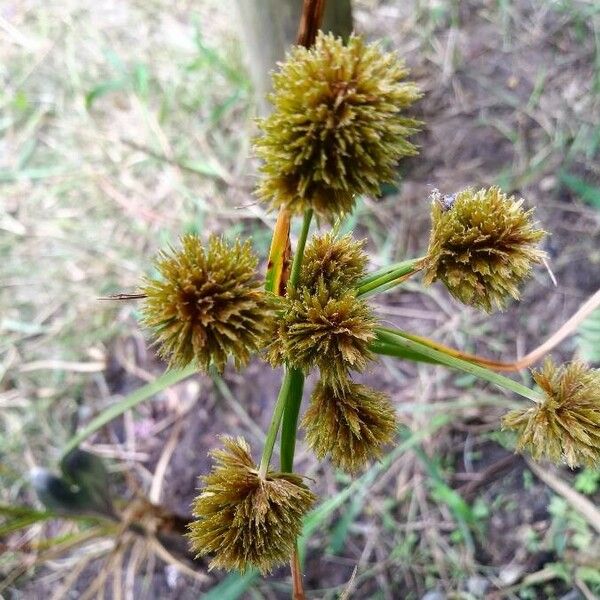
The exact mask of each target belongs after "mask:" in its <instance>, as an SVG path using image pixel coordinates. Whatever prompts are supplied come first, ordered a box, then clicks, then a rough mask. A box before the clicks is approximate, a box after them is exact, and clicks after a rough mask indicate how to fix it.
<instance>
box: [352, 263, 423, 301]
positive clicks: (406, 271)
mask: <svg viewBox="0 0 600 600" xmlns="http://www.w3.org/2000/svg"><path fill="white" fill-rule="evenodd" d="M423 266H424V258H423V257H421V258H411V259H410V260H405V261H403V262H399V263H395V264H393V265H390V266H389V267H385V268H383V269H381V270H379V271H376V272H375V273H373V274H371V275H368V276H367V277H365V278H364V279H363V280H361V281H360V282H359V284H358V287H357V295H358V296H371V295H373V294H376V293H381V292H385V291H387V290H389V289H391V288H393V287H396V286H397V285H400V284H401V283H403V282H404V281H406V280H407V279H408V278H409V277H412V276H413V275H415V274H416V273H418V272H419V271H420V270H421V269H422V268H423Z"/></svg>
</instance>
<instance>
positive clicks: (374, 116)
mask: <svg viewBox="0 0 600 600" xmlns="http://www.w3.org/2000/svg"><path fill="white" fill-rule="evenodd" d="M407 75H408V70H407V69H406V68H405V67H404V65H403V63H402V62H401V61H400V60H399V59H398V57H397V56H396V55H395V54H394V53H384V52H382V51H381V49H380V48H379V47H378V46H377V45H367V44H365V43H364V42H363V40H362V39H361V38H360V37H357V36H351V37H350V39H349V41H348V43H347V45H344V43H343V42H342V40H341V39H340V38H335V37H334V36H333V35H331V34H329V35H324V34H323V33H319V35H318V36H317V40H316V42H315V44H314V46H312V47H311V48H310V49H306V48H303V47H301V46H299V47H295V48H293V49H292V50H291V51H290V53H289V54H288V56H287V59H286V61H285V62H284V63H283V64H281V68H280V70H279V72H277V73H275V74H274V75H273V89H274V91H273V93H272V94H271V95H270V97H269V98H270V100H271V102H272V104H273V112H272V114H271V115H270V116H269V117H267V118H266V119H263V120H261V121H259V127H260V129H261V130H262V133H263V135H262V137H260V138H258V139H257V140H256V142H255V148H256V152H257V154H258V156H259V157H260V158H262V159H263V161H264V164H263V166H262V168H261V172H262V178H261V182H260V185H259V187H258V195H259V196H260V197H262V198H263V199H265V200H267V201H270V203H271V205H272V206H273V207H275V208H278V207H280V206H286V207H287V208H289V209H290V210H291V211H292V212H295V213H302V212H303V211H304V210H305V209H307V208H313V209H314V210H315V211H316V212H317V213H318V214H320V215H322V216H324V217H325V218H328V219H332V218H333V217H335V216H336V215H339V214H342V213H345V212H349V211H351V210H352V208H353V207H354V201H355V197H356V196H357V195H358V194H366V195H376V194H377V193H378V192H379V185H380V184H381V183H384V182H391V181H393V180H394V178H395V171H394V167H395V165H396V163H397V162H398V160H399V159H400V158H402V157H403V156H411V155H414V154H416V153H417V151H416V148H415V146H414V145H413V144H411V143H410V142H409V141H408V140H407V137H408V136H410V135H412V134H414V133H415V132H416V131H418V129H419V126H420V122H419V121H416V120H415V119H412V118H409V117H407V116H406V113H405V110H406V109H407V108H408V107H409V106H411V105H412V104H413V103H414V102H415V101H416V100H417V99H418V98H420V97H421V93H420V92H419V90H418V88H417V86H416V85H415V84H413V83H410V82H407V81H406V77H407Z"/></svg>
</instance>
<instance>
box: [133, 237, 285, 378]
mask: <svg viewBox="0 0 600 600" xmlns="http://www.w3.org/2000/svg"><path fill="white" fill-rule="evenodd" d="M155 264H156V268H157V270H158V272H159V273H160V278H157V279H154V278H147V279H146V281H145V283H144V285H143V287H142V292H143V293H144V294H145V295H146V298H145V301H144V305H143V308H142V313H143V320H142V322H143V323H144V325H146V326H147V327H149V328H150V329H151V330H152V331H153V333H154V336H155V338H156V344H157V345H158V347H159V354H160V355H161V356H162V357H163V358H165V359H166V360H168V361H169V365H170V366H172V367H184V366H186V365H187V364H189V363H190V362H192V361H195V362H196V363H197V364H198V366H199V367H200V368H202V369H204V370H206V369H207V368H208V366H209V365H210V364H211V363H212V364H214V365H215V366H216V367H217V368H218V369H219V370H223V368H224V366H225V363H226V361H227V357H228V356H232V357H233V359H234V360H235V364H236V366H238V367H239V366H242V365H244V364H246V363H247V362H248V359H249V357H250V355H251V354H252V353H253V352H256V351H257V350H259V349H260V348H261V347H262V346H263V342H264V340H265V338H266V336H267V334H268V332H269V330H270V326H271V325H270V323H271V321H272V318H273V315H274V313H273V307H272V300H271V298H270V297H269V296H268V295H267V294H266V293H265V292H264V291H263V290H262V286H261V284H260V282H259V281H258V279H257V277H256V273H255V268H256V264H257V259H256V257H255V255H254V254H253V252H252V250H251V247H250V243H249V242H246V243H240V242H239V241H238V242H235V243H234V244H233V245H228V244H227V243H226V242H225V241H224V240H222V239H221V238H219V237H216V236H213V237H211V238H210V240H209V242H208V247H207V248H205V247H204V246H203V245H202V242H201V241H200V239H199V238H198V237H196V236H194V235H186V236H184V237H183V238H182V240H181V248H180V249H178V250H170V251H169V252H162V253H161V254H160V255H159V256H158V258H157V260H156V262H155Z"/></svg>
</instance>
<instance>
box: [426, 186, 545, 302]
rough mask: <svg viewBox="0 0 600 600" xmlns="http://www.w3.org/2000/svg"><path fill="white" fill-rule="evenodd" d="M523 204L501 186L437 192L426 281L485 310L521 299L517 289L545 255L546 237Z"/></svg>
mask: <svg viewBox="0 0 600 600" xmlns="http://www.w3.org/2000/svg"><path fill="white" fill-rule="evenodd" d="M522 204H523V200H519V201H516V200H515V199H514V197H512V196H511V197H508V196H506V194H503V193H502V192H501V191H500V189H499V188H497V187H491V188H488V189H482V190H479V191H474V190H472V189H467V190H465V191H463V192H460V193H458V194H456V196H450V197H447V196H446V197H442V196H441V195H440V194H439V192H437V191H436V192H434V194H433V202H432V209H431V218H432V228H431V237H430V241H429V249H428V252H427V257H426V259H425V277H424V281H425V283H426V284H431V283H433V282H434V281H436V280H438V279H439V280H440V281H442V282H443V283H444V284H445V286H446V287H447V288H448V291H449V292H450V293H451V294H452V295H453V296H454V297H455V298H456V299H458V300H460V301H461V302H463V303H464V304H469V305H471V306H476V307H478V308H481V309H483V310H485V311H487V312H491V311H492V309H493V308H494V307H498V308H503V307H504V306H505V305H506V303H507V301H508V298H510V297H512V298H515V299H518V298H519V285H520V284H521V283H522V282H523V281H524V280H525V279H526V278H528V277H530V275H531V270H532V265H533V264H535V263H539V262H541V261H542V259H543V257H544V253H543V252H542V251H541V250H540V249H539V248H538V244H539V243H540V241H541V240H542V239H543V237H544V235H545V232H544V231H542V230H541V229H539V228H537V227H536V225H535V223H534V222H533V211H532V210H529V211H526V210H524V209H523V206H522Z"/></svg>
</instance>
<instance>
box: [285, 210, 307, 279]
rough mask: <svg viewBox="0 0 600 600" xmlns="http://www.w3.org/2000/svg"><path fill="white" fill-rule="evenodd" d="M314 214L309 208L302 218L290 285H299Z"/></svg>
mask: <svg viewBox="0 0 600 600" xmlns="http://www.w3.org/2000/svg"><path fill="white" fill-rule="evenodd" d="M312 216H313V210H312V208H309V209H307V210H306V211H305V212H304V219H303V220H302V230H301V231H300V237H299V238H298V245H297V246H296V252H295V253H294V260H293V262H292V272H291V274H290V280H289V286H290V287H293V288H294V287H296V285H298V278H299V277H300V267H301V266H302V260H303V258H304V248H305V247H306V240H307V239H308V230H309V229H310V222H311V221H312Z"/></svg>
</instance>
